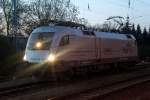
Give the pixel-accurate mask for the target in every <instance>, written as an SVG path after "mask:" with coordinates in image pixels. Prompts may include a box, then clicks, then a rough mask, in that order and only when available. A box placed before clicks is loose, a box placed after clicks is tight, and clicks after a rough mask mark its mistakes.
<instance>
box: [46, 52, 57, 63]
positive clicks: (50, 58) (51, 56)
mask: <svg viewBox="0 0 150 100" xmlns="http://www.w3.org/2000/svg"><path fill="white" fill-rule="evenodd" d="M47 60H48V61H49V62H54V61H55V56H54V55H53V54H50V55H49V56H48V58H47Z"/></svg>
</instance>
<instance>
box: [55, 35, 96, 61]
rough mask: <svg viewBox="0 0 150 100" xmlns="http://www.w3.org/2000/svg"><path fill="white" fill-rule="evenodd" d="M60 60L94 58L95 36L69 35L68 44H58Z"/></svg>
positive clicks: (86, 59)
mask: <svg viewBox="0 0 150 100" xmlns="http://www.w3.org/2000/svg"><path fill="white" fill-rule="evenodd" d="M57 53H58V54H59V53H60V54H61V55H60V56H59V58H58V59H57V60H60V61H88V60H94V59H96V52H95V38H94V37H90V38H89V37H77V36H69V44H68V45H66V46H59V47H58V50H57Z"/></svg>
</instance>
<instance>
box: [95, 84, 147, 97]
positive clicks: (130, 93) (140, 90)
mask: <svg viewBox="0 0 150 100" xmlns="http://www.w3.org/2000/svg"><path fill="white" fill-rule="evenodd" d="M94 100H150V82H146V83H143V84H138V85H135V86H132V87H130V88H126V89H123V90H120V91H117V92H113V93H111V94H109V95H105V96H103V97H98V98H95V99H94Z"/></svg>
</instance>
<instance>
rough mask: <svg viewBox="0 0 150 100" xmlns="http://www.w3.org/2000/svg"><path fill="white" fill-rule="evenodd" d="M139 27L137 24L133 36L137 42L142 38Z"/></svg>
mask: <svg viewBox="0 0 150 100" xmlns="http://www.w3.org/2000/svg"><path fill="white" fill-rule="evenodd" d="M141 33H142V32H141V26H140V25H139V24H138V25H137V29H136V34H135V37H136V38H137V39H138V40H139V39H141V38H142V37H141Z"/></svg>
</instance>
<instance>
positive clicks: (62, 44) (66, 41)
mask: <svg viewBox="0 0 150 100" xmlns="http://www.w3.org/2000/svg"><path fill="white" fill-rule="evenodd" d="M68 44H69V35H66V36H64V37H63V38H62V39H61V41H60V44H59V46H65V45H68Z"/></svg>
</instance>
